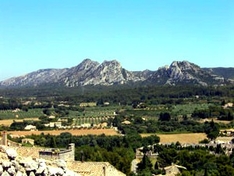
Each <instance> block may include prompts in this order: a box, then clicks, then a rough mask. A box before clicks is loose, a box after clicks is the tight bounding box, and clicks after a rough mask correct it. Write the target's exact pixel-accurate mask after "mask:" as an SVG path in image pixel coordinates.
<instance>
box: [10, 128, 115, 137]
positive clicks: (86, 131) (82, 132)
mask: <svg viewBox="0 0 234 176" xmlns="http://www.w3.org/2000/svg"><path fill="white" fill-rule="evenodd" d="M65 132H68V133H71V134H72V135H75V136H82V135H89V134H91V135H101V134H105V135H108V136H113V135H119V134H118V133H117V132H116V131H115V130H114V129H80V130H77V129H74V130H51V131H8V133H9V134H14V135H20V136H21V135H24V136H27V135H31V134H35V135H40V134H41V133H44V134H51V135H60V134H61V133H65Z"/></svg>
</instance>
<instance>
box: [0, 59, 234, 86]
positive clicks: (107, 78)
mask: <svg viewBox="0 0 234 176" xmlns="http://www.w3.org/2000/svg"><path fill="white" fill-rule="evenodd" d="M134 83H138V84H155V85H185V84H194V85H202V86H208V85H227V84H234V68H221V67H217V68H201V67H199V66H198V65H196V64H194V63H191V62H188V61H173V62H172V63H171V64H170V65H169V66H163V67H160V68H159V69H158V70H156V71H151V70H144V71H128V70H126V69H124V68H123V67H122V66H121V64H120V63H119V62H118V61H116V60H111V61H104V62H102V63H98V62H96V61H92V60H90V59H85V60H83V61H82V62H81V63H80V64H78V65H77V66H75V67H71V68H64V69H41V70H38V71H35V72H31V73H28V74H26V75H23V76H19V77H13V78H10V79H7V80H4V81H1V82H0V87H22V86H39V85H43V84H53V85H62V86H67V87H76V86H85V85H106V86H109V85H119V84H134Z"/></svg>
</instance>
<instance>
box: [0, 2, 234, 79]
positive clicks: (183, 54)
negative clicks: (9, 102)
mask: <svg viewBox="0 0 234 176" xmlns="http://www.w3.org/2000/svg"><path fill="white" fill-rule="evenodd" d="M85 58H90V59H92V60H94V61H98V62H100V63H101V62H103V61H104V60H113V59H116V60H118V61H119V62H120V63H121V65H122V67H124V68H126V69H127V70H130V71H134V70H139V71H140V70H145V69H150V70H157V69H158V67H161V66H164V65H170V64H171V62H172V61H174V60H177V61H182V60H187V61H190V62H193V63H195V64H197V65H199V66H202V67H217V66H223V67H234V59H233V58H234V1H233V0H0V61H1V64H0V80H4V79H6V78H9V77H13V76H20V75H23V74H26V73H29V72H31V71H36V70H38V69H43V68H66V67H72V66H76V65H78V64H79V63H80V62H81V61H83V60H84V59H85Z"/></svg>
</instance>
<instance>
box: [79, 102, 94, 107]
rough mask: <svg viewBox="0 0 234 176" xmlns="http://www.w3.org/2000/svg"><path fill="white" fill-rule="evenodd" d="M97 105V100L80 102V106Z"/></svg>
mask: <svg viewBox="0 0 234 176" xmlns="http://www.w3.org/2000/svg"><path fill="white" fill-rule="evenodd" d="M94 106H97V103H96V102H84V103H80V107H94Z"/></svg>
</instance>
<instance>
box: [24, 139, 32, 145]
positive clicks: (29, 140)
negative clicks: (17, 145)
mask: <svg viewBox="0 0 234 176" xmlns="http://www.w3.org/2000/svg"><path fill="white" fill-rule="evenodd" d="M21 142H22V144H31V145H34V140H33V139H30V138H24V139H22V141H21Z"/></svg>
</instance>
